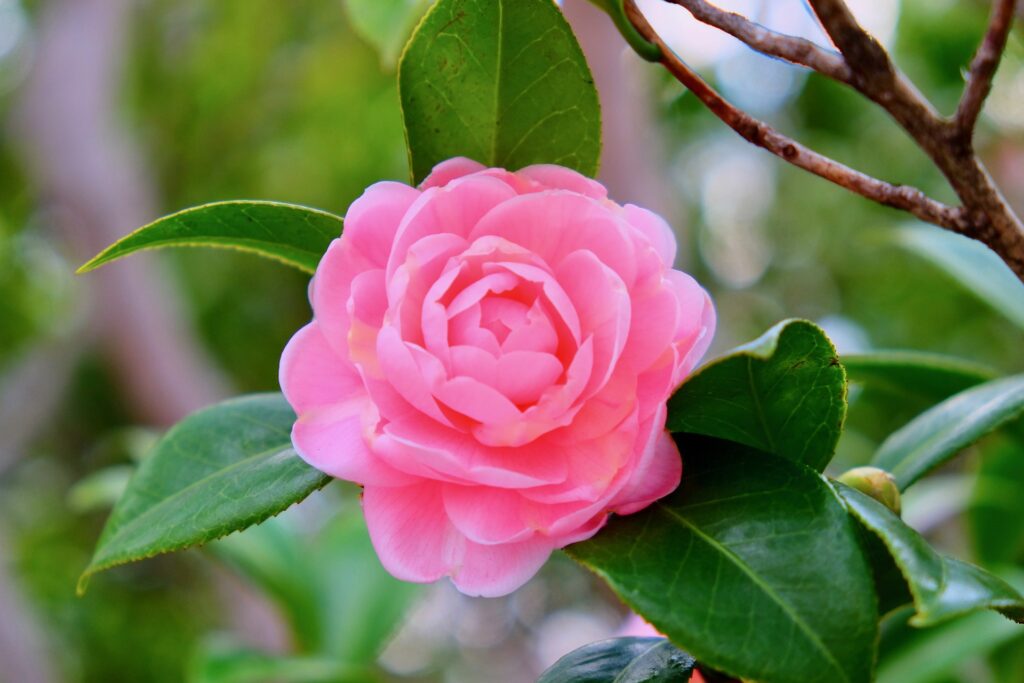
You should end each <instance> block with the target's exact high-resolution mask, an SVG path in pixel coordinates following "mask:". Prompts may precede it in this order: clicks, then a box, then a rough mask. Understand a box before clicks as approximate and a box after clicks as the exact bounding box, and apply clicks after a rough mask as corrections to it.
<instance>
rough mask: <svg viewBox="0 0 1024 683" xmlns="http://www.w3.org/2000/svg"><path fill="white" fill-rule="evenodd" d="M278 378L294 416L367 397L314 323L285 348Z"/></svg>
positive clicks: (354, 374) (349, 366)
mask: <svg viewBox="0 0 1024 683" xmlns="http://www.w3.org/2000/svg"><path fill="white" fill-rule="evenodd" d="M279 375H280V382H281V390H282V391H283V392H284V395H285V397H286V398H287V399H288V403H290V404H291V406H292V408H293V409H294V410H295V412H297V413H302V412H304V411H307V410H311V409H313V408H318V407H320V406H326V405H330V404H333V403H340V402H343V401H348V400H350V399H352V398H354V397H357V396H365V394H366V391H365V389H364V388H363V382H362V379H361V378H360V377H359V373H358V372H356V369H355V367H353V366H352V364H351V363H350V362H348V361H347V360H345V359H344V358H342V357H340V356H339V355H338V354H337V353H335V352H334V349H332V348H331V346H330V344H328V343H327V340H326V339H325V338H324V335H323V332H322V331H321V329H320V326H319V324H317V322H316V321H313V322H311V323H309V324H308V325H306V326H305V327H303V328H302V329H300V330H299V331H298V332H296V333H295V335H294V336H293V337H292V338H291V340H289V342H288V345H287V346H285V347H284V352H283V353H282V354H281V366H280V372H279Z"/></svg>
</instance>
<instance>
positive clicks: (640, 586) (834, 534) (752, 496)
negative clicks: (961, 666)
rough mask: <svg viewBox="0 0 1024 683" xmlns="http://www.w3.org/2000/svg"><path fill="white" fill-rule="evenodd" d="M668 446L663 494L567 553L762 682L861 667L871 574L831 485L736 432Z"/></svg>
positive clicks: (870, 653)
mask: <svg viewBox="0 0 1024 683" xmlns="http://www.w3.org/2000/svg"><path fill="white" fill-rule="evenodd" d="M680 448H681V450H682V453H683V458H684V459H685V461H686V466H685V468H684V470H683V481H682V484H681V486H680V488H679V489H677V491H676V492H675V493H673V494H672V495H670V496H669V497H668V498H665V499H663V500H661V501H659V502H658V503H655V504H654V505H652V506H651V507H649V508H647V509H646V510H644V511H642V512H638V513H636V514H633V515H629V516H627V517H622V518H617V519H614V520H612V521H611V522H610V523H609V524H608V526H607V528H606V529H605V530H603V531H602V532H601V533H600V534H598V535H597V536H596V537H595V538H593V539H591V540H589V541H586V542H584V543H579V544H576V545H574V546H570V548H569V549H568V550H569V553H570V554H571V555H573V556H574V557H576V558H577V559H578V560H580V561H581V562H582V563H583V564H585V565H586V566H588V567H589V568H591V569H592V570H593V571H595V572H596V573H597V574H599V575H600V576H602V577H603V578H604V579H605V580H606V581H608V583H609V584H610V585H611V586H612V587H613V588H614V589H615V591H616V592H617V593H618V594H619V595H620V596H621V597H622V598H623V599H624V600H625V601H626V603H628V604H629V605H630V606H631V607H632V608H633V609H634V610H636V611H637V612H638V613H639V614H641V615H642V616H643V617H644V618H645V619H647V621H649V622H650V623H651V624H653V625H654V627H655V628H657V629H658V631H660V632H661V633H664V634H665V635H666V636H668V637H669V638H671V639H672V641H673V642H674V643H676V644H677V645H679V646H680V647H682V648H683V649H685V650H686V651H687V652H689V653H691V654H692V655H693V656H695V657H696V658H697V660H698V661H700V662H702V663H705V664H707V665H708V666H711V667H713V668H715V669H719V670H721V671H724V672H726V673H729V674H731V675H733V676H737V677H741V678H752V679H756V680H758V681H761V682H762V683H866V682H867V681H868V680H870V678H871V669H872V664H873V662H874V649H875V639H876V637H877V628H878V614H877V610H876V604H875V594H874V587H873V584H872V581H871V575H870V570H869V568H868V566H867V563H866V561H865V559H864V555H863V553H862V551H861V548H860V545H859V543H858V538H857V533H858V532H857V528H856V526H855V524H854V522H853V520H852V519H851V518H850V516H849V515H848V514H847V512H846V509H845V508H844V506H843V505H842V503H841V501H840V500H839V498H838V497H837V496H836V494H835V491H834V490H833V489H832V488H831V486H830V485H829V484H828V483H827V482H826V481H825V480H824V479H823V478H821V476H820V475H818V474H816V473H815V472H813V471H811V470H810V469H808V468H806V467H803V466H801V465H797V464H795V463H793V462H791V461H789V460H786V459H783V458H778V457H775V456H772V455H770V454H768V453H762V452H759V451H754V450H752V449H750V448H747V447H745V446H741V445H739V444H735V443H729V442H723V441H717V440H713V439H702V438H697V437H691V438H688V439H686V440H684V441H683V442H682V443H681V444H680ZM826 607H827V608H826Z"/></svg>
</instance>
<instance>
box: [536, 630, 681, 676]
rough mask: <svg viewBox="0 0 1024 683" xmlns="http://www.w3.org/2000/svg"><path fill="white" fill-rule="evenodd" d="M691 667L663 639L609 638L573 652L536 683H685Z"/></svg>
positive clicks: (672, 646)
mask: <svg viewBox="0 0 1024 683" xmlns="http://www.w3.org/2000/svg"><path fill="white" fill-rule="evenodd" d="M695 664H696V661H694V659H693V657H691V656H689V655H688V654H686V653H685V652H683V651H682V650H680V649H679V648H677V647H676V646H675V645H673V644H672V643H670V642H669V641H667V640H665V639H664V638H612V639H610V640H602V641H600V642H597V643H591V644H590V645H584V646H583V647H581V648H579V649H578V650H573V651H572V652H570V653H569V654H567V655H565V656H564V657H562V658H561V659H559V660H558V661H557V662H555V663H554V665H552V666H551V668H549V669H548V670H547V671H545V672H544V673H543V674H541V676H540V678H539V679H537V683H686V682H687V681H689V680H690V675H691V674H692V673H693V667H694V665H695Z"/></svg>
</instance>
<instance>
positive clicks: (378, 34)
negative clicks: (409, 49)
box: [345, 0, 431, 69]
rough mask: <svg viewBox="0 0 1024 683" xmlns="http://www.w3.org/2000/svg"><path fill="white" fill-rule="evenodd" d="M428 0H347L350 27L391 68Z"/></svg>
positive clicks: (384, 64) (428, 2)
mask: <svg viewBox="0 0 1024 683" xmlns="http://www.w3.org/2000/svg"><path fill="white" fill-rule="evenodd" d="M430 2H431V0H346V1H345V7H346V8H347V9H348V16H349V19H350V20H351V21H352V27H353V28H354V29H355V30H356V32H357V33H358V34H359V35H360V36H362V38H363V39H364V40H366V41H367V42H369V43H370V44H371V45H373V47H374V48H375V49H376V50H377V52H379V53H380V61H381V64H382V65H383V66H384V67H385V68H387V69H392V68H394V66H395V64H396V63H397V62H398V56H399V55H400V54H401V52H402V47H403V46H404V45H405V41H406V40H407V39H408V38H409V36H410V35H411V34H412V30H413V28H414V27H415V26H416V22H417V21H418V20H419V19H420V17H422V16H423V13H424V12H426V10H427V7H428V6H429V5H430Z"/></svg>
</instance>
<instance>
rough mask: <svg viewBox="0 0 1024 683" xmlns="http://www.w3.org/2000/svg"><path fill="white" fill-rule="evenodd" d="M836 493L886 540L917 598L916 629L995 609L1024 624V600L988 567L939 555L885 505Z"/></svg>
mask: <svg viewBox="0 0 1024 683" xmlns="http://www.w3.org/2000/svg"><path fill="white" fill-rule="evenodd" d="M835 486H836V489H837V491H838V493H839V495H840V497H842V499H843V500H844V501H845V502H846V504H847V506H848V507H849V510H850V512H851V513H852V514H853V515H854V516H855V517H856V518H857V519H858V520H859V521H860V522H861V524H863V525H864V526H865V527H866V528H867V529H868V530H869V531H871V532H872V533H874V534H875V535H877V536H878V538H880V539H881V540H882V543H884V544H885V546H886V547H887V548H888V549H889V552H890V553H891V554H892V558H893V560H895V562H896V565H897V566H898V567H899V568H900V571H901V572H902V574H903V578H904V579H905V580H906V582H907V587H908V588H909V589H910V594H911V595H912V596H913V599H914V607H915V609H916V612H917V613H916V614H915V615H914V617H913V618H912V619H911V620H910V621H911V623H912V624H914V625H915V626H931V625H934V624H937V623H939V622H942V621H946V620H948V619H952V618H953V617H956V616H959V615H961V614H966V613H968V612H973V611H976V610H981V609H994V610H997V611H999V612H1001V613H1002V614H1003V615H1004V616H1006V617H1007V618H1010V619H1013V620H1015V621H1024V598H1022V597H1021V595H1020V594H1019V593H1018V592H1017V591H1016V590H1014V589H1013V588H1012V587H1011V586H1010V585H1009V584H1007V583H1006V582H1004V581H1003V580H1002V579H999V578H997V577H995V576H993V575H992V574H989V573H988V572H986V571H985V570H984V569H981V568H979V567H975V566H974V565H971V564H967V563H966V562H961V561H960V560H957V559H954V558H951V557H945V556H943V555H940V554H938V553H937V552H935V551H934V550H933V549H932V547H931V546H930V545H928V542H927V541H925V540H924V538H922V537H921V536H920V534H918V533H917V532H916V531H914V530H913V529H911V528H910V527H909V526H907V525H906V524H904V523H903V521H902V520H901V519H900V518H899V517H897V516H896V515H894V514H893V513H892V512H891V511H890V510H889V509H888V508H887V507H885V506H884V505H882V504H881V503H879V502H878V501H876V500H874V499H873V498H871V497H870V496H866V495H864V494H863V493H861V492H859V491H856V490H854V489H852V488H850V487H849V486H844V485H843V484H840V483H838V482H837V483H836V484H835Z"/></svg>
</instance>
